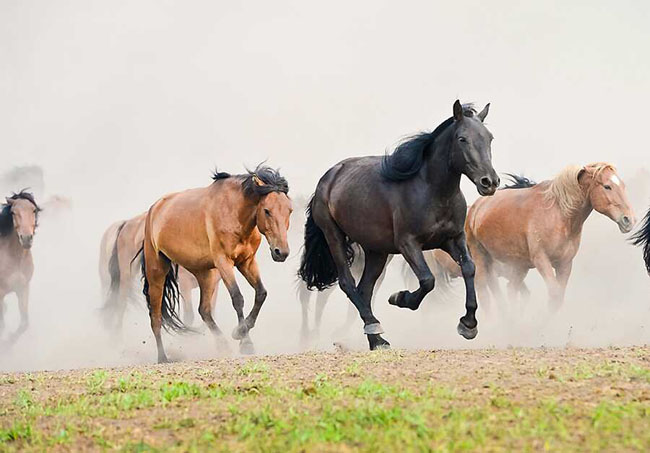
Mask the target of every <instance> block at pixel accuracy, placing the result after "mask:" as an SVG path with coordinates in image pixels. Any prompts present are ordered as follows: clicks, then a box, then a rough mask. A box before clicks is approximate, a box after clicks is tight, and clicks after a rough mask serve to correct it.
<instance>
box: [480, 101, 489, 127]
mask: <svg viewBox="0 0 650 453" xmlns="http://www.w3.org/2000/svg"><path fill="white" fill-rule="evenodd" d="M489 111H490V103H489V102H488V103H487V104H486V105H485V107H483V110H481V113H479V114H478V119H479V120H481V123H482V122H483V121H484V120H485V117H486V116H487V114H488V112H489Z"/></svg>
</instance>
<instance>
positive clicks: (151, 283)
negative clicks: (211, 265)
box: [143, 246, 171, 363]
mask: <svg viewBox="0 0 650 453" xmlns="http://www.w3.org/2000/svg"><path fill="white" fill-rule="evenodd" d="M143 267H144V276H145V278H144V288H143V293H144V295H145V297H146V298H147V303H148V305H149V319H150V321H151V330H152V332H153V335H154V337H155V339H156V348H157V350H158V363H167V362H169V359H168V358H167V355H166V354H165V348H164V346H163V342H162V335H161V329H162V299H163V291H164V286H165V278H166V276H167V273H168V272H169V269H170V268H171V264H170V262H168V261H165V260H164V259H162V257H161V256H159V255H158V254H157V253H156V252H155V251H154V250H153V247H150V246H149V247H146V248H145V254H144V261H143Z"/></svg>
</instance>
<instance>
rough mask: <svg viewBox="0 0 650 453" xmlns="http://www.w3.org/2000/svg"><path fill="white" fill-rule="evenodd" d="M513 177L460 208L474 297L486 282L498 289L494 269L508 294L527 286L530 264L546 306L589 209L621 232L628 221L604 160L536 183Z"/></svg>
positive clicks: (559, 296)
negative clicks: (512, 180) (473, 274)
mask: <svg viewBox="0 0 650 453" xmlns="http://www.w3.org/2000/svg"><path fill="white" fill-rule="evenodd" d="M515 182H516V183H515V184H514V185H513V186H509V187H510V188H506V189H505V190H499V191H498V192H497V193H496V195H494V196H493V197H491V198H489V199H487V198H483V199H479V200H477V201H476V203H474V204H473V205H472V207H471V208H470V209H469V213H468V215H467V222H466V226H465V232H466V234H467V243H468V245H469V249H470V252H471V254H472V258H474V261H475V262H476V283H477V288H478V292H479V296H480V297H481V300H482V301H486V299H489V296H488V287H489V290H491V292H492V295H493V296H495V297H500V296H501V292H500V288H499V283H498V280H497V277H498V275H499V274H502V275H503V276H504V277H506V278H507V279H508V280H509V285H508V289H509V292H510V295H511V298H512V299H514V298H516V297H517V296H519V295H521V294H522V293H528V289H527V288H526V286H525V283H524V279H525V278H526V275H527V274H528V271H529V270H530V269H533V268H536V269H537V271H538V272H539V273H540V274H541V276H542V277H543V278H544V281H545V282H546V285H547V288H548V293H549V301H550V302H549V303H550V306H551V307H552V308H553V309H555V310H557V309H558V308H559V307H560V305H561V304H562V302H563V301H564V293H565V290H566V286H567V282H568V280H569V276H570V275H571V267H572V264H573V259H574V257H575V256H576V253H577V252H578V248H579V247H580V238H581V236H582V226H583V224H584V222H585V220H587V217H589V215H590V214H591V212H592V211H593V210H594V209H595V210H596V211H598V212H600V213H601V214H604V215H606V216H607V217H609V218H610V219H612V220H613V221H614V222H616V223H617V224H618V227H619V229H620V230H621V232H623V233H628V232H630V231H631V230H632V228H633V227H634V224H635V222H636V220H635V218H634V212H633V210H632V208H631V207H630V204H629V202H628V199H627V194H626V191H625V183H624V182H623V181H622V180H621V179H620V177H619V176H618V175H617V173H616V169H615V168H614V167H613V166H612V165H611V164H607V163H594V164H589V165H586V166H584V167H579V166H569V167H566V168H565V169H564V170H562V171H561V172H560V174H559V175H557V176H556V177H555V179H553V180H551V181H544V182H541V183H539V184H535V183H533V182H531V181H529V180H527V179H526V178H522V177H515ZM497 266H500V267H501V268H500V269H497Z"/></svg>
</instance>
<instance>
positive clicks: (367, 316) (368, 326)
mask: <svg viewBox="0 0 650 453" xmlns="http://www.w3.org/2000/svg"><path fill="white" fill-rule="evenodd" d="M312 213H313V215H314V219H315V220H316V223H317V225H318V226H319V228H320V229H321V230H322V231H323V234H324V235H325V239H326V241H327V245H328V248H329V250H330V253H331V254H332V259H333V260H334V264H335V265H336V270H337V273H338V280H339V287H340V288H341V290H342V291H343V292H344V293H345V295H346V296H347V297H348V299H350V301H351V302H352V304H353V305H354V306H355V307H356V309H357V311H358V312H359V316H361V319H362V320H363V325H364V327H363V332H364V333H365V334H366V335H367V336H368V343H369V345H370V349H371V350H375V349H379V348H387V347H390V344H389V343H388V342H387V341H386V340H385V339H384V338H382V336H381V334H382V333H383V332H384V329H383V328H382V326H381V324H380V322H379V320H378V319H377V318H376V317H375V315H374V314H373V313H372V309H371V307H370V300H369V299H368V301H365V300H364V298H363V297H362V296H361V294H360V292H359V290H358V289H357V286H356V285H355V283H354V277H352V272H350V266H349V265H348V260H347V245H348V244H347V240H346V237H345V235H344V234H343V232H342V231H341V230H340V228H339V227H338V225H337V224H336V222H334V219H332V216H331V215H330V214H329V212H328V211H327V207H326V206H324V205H323V204H322V203H317V204H314V206H313V208H312ZM367 266H368V260H367V257H366V267H367ZM364 272H365V269H364ZM380 273H381V270H380ZM373 283H374V281H373Z"/></svg>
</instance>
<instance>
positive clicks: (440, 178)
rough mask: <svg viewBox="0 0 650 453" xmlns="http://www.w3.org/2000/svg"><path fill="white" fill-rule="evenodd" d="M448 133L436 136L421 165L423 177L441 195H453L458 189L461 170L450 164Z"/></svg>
mask: <svg viewBox="0 0 650 453" xmlns="http://www.w3.org/2000/svg"><path fill="white" fill-rule="evenodd" d="M449 153H450V147H449V140H448V135H447V133H446V131H445V132H443V134H442V135H441V136H440V137H438V138H437V139H436V140H435V141H434V142H433V143H432V144H431V145H430V148H429V150H428V151H427V153H426V154H425V157H424V160H425V163H424V165H423V166H422V168H423V171H424V174H423V179H424V180H425V181H426V183H427V184H428V185H429V186H430V187H431V189H433V190H435V193H437V194H440V195H442V196H445V195H447V196H453V195H455V194H457V193H458V192H459V191H460V178H461V172H460V171H458V170H456V169H454V168H453V167H452V165H451V159H450V156H449Z"/></svg>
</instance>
